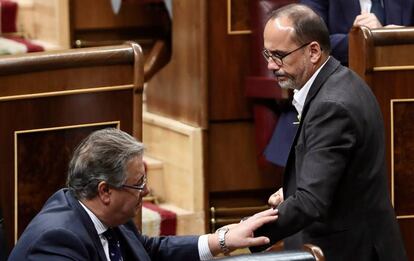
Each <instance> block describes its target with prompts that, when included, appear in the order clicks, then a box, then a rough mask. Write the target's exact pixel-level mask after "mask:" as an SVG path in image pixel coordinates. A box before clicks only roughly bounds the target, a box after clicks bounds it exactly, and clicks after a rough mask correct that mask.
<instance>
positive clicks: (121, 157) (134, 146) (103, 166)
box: [66, 128, 144, 199]
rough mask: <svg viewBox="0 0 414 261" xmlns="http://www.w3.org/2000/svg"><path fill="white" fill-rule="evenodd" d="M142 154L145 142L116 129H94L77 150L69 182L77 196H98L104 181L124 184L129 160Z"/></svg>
mask: <svg viewBox="0 0 414 261" xmlns="http://www.w3.org/2000/svg"><path fill="white" fill-rule="evenodd" d="M143 153H144V145H143V144H142V143H141V142H138V141H137V140H136V139H135V138H134V137H132V136H131V135H129V134H128V133H126V132H123V131H121V130H118V129H115V128H108V129H102V130H98V131H95V132H93V133H91V134H90V135H89V136H88V137H86V138H85V139H84V140H83V141H82V142H81V143H80V144H79V145H78V147H77V148H76V149H75V151H74V153H73V156H72V159H71V161H70V163H69V170H68V178H67V181H66V185H67V186H68V188H69V189H70V190H71V191H72V192H73V193H74V195H75V196H76V198H78V199H85V198H86V199H91V198H93V197H95V196H96V195H97V187H98V184H99V182H101V181H106V182H107V183H108V184H109V185H112V186H114V187H121V186H122V184H124V182H125V181H126V178H127V173H126V167H127V164H128V162H129V160H130V159H132V158H134V157H135V156H141V155H143Z"/></svg>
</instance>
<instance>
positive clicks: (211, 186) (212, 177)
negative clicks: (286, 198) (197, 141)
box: [207, 122, 280, 192]
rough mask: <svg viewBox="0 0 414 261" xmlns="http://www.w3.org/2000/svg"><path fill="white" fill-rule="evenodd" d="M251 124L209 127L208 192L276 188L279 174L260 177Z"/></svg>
mask: <svg viewBox="0 0 414 261" xmlns="http://www.w3.org/2000/svg"><path fill="white" fill-rule="evenodd" d="M253 135H254V134H253V125H252V123H251V122H241V123H214V124H210V130H209V138H208V143H209V145H208V159H209V165H208V174H207V180H208V190H209V191H210V192H220V191H227V192H230V191H239V190H255V189H267V188H272V189H276V188H278V187H279V185H280V179H279V177H280V173H277V172H271V173H267V174H261V173H259V171H258V167H257V164H256V152H255V146H254V141H253Z"/></svg>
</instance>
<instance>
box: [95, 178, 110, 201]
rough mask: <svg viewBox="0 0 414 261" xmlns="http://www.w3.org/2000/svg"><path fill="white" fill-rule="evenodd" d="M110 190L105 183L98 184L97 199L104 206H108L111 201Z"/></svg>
mask: <svg viewBox="0 0 414 261" xmlns="http://www.w3.org/2000/svg"><path fill="white" fill-rule="evenodd" d="M111 194H112V190H111V188H110V187H109V184H108V183H106V181H101V182H99V184H98V197H99V199H100V200H101V201H102V202H103V203H104V204H105V205H107V204H109V202H110V201H111Z"/></svg>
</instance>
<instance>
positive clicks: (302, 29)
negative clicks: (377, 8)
mask: <svg viewBox="0 0 414 261" xmlns="http://www.w3.org/2000/svg"><path fill="white" fill-rule="evenodd" d="M263 35H264V49H263V56H264V57H265V59H266V62H267V64H268V69H269V70H271V71H272V72H273V75H274V76H275V78H276V79H277V81H278V83H279V86H280V87H282V88H288V89H293V92H294V96H293V105H294V106H295V108H296V110H297V112H298V118H299V122H298V130H297V133H296V136H295V138H294V142H293V146H292V149H291V151H290V153H289V157H288V161H287V165H286V168H285V172H284V176H283V188H282V189H279V190H278V191H277V192H276V193H275V194H273V195H272V196H271V197H270V198H269V204H271V205H272V206H274V207H276V208H277V209H278V219H277V220H276V221H275V222H272V223H269V224H265V225H263V226H262V227H260V228H259V229H257V230H256V231H255V235H256V236H266V237H269V238H270V243H271V244H272V243H275V242H277V241H279V240H281V239H284V246H285V247H286V248H288V249H290V248H300V247H301V246H302V245H303V244H305V243H310V244H314V245H317V246H319V247H320V248H321V249H322V251H323V253H324V255H325V257H326V260H335V261H341V260H344V261H345V260H347V261H348V260H359V261H364V260H367V261H368V260H407V257H406V253H405V250H404V245H403V241H402V238H401V235H400V231H399V227H398V224H397V221H396V218H395V213H394V210H393V208H392V205H391V202H390V199H389V194H388V189H387V179H386V166H385V138H384V123H383V119H382V115H381V111H380V109H379V105H378V102H377V100H376V98H375V96H374V95H373V93H372V92H371V90H370V88H369V87H368V86H367V85H366V84H365V82H364V81H363V80H362V79H361V78H359V77H358V76H357V75H356V74H355V73H354V72H353V71H351V70H350V69H348V68H347V67H344V66H342V65H341V64H340V63H339V61H338V60H336V59H335V58H334V57H331V56H330V50H331V48H330V41H329V32H328V29H327V27H326V25H325V23H324V21H323V19H322V18H321V17H320V16H319V15H318V14H317V13H315V12H314V11H313V10H312V9H311V8H309V7H307V6H305V5H301V4H292V5H287V6H284V7H282V8H280V9H277V10H276V11H274V12H273V13H272V15H271V17H270V19H269V20H268V21H267V23H266V26H265V29H264V34H263ZM268 246H269V245H267V246H263V247H256V248H251V249H252V251H260V250H263V249H265V248H266V247H268Z"/></svg>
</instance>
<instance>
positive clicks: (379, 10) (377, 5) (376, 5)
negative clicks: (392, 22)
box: [371, 0, 385, 25]
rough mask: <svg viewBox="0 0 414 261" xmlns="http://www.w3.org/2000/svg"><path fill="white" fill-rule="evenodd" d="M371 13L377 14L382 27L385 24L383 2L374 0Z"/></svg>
mask: <svg viewBox="0 0 414 261" xmlns="http://www.w3.org/2000/svg"><path fill="white" fill-rule="evenodd" d="M371 13H373V14H375V16H376V17H377V18H378V21H380V23H381V24H382V25H384V23H385V10H384V7H383V6H382V4H381V0H372V6H371Z"/></svg>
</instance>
